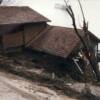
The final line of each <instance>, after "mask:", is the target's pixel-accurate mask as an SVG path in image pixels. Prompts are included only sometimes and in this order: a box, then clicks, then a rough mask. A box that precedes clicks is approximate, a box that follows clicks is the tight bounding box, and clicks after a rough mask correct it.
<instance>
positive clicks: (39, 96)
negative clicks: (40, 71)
mask: <svg viewBox="0 0 100 100" xmlns="http://www.w3.org/2000/svg"><path fill="white" fill-rule="evenodd" d="M0 100H75V99H71V98H69V97H67V96H64V95H58V94H57V93H56V92H55V91H53V90H50V89H48V88H46V87H42V86H39V85H38V84H36V83H33V82H30V81H27V80H25V79H23V78H21V77H18V76H15V75H12V74H9V73H7V72H6V73H5V72H1V71H0Z"/></svg>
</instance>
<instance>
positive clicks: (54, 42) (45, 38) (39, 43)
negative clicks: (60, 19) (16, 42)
mask: <svg viewBox="0 0 100 100" xmlns="http://www.w3.org/2000/svg"><path fill="white" fill-rule="evenodd" d="M78 31H79V33H82V31H81V30H78ZM43 33H44V35H41V36H40V37H39V38H38V39H36V40H33V41H31V43H29V44H28V45H27V46H28V47H29V48H32V49H34V50H38V51H42V52H45V53H49V54H52V55H56V56H61V57H64V58H66V57H67V56H68V55H69V54H70V53H71V52H72V51H73V50H74V48H75V47H76V46H77V45H78V43H79V42H80V39H79V38H78V36H77V35H76V34H75V31H74V29H73V28H65V27H58V26H49V28H48V30H45V31H44V32H42V34H43ZM91 34H92V33H91ZM81 35H82V36H83V34H81Z"/></svg>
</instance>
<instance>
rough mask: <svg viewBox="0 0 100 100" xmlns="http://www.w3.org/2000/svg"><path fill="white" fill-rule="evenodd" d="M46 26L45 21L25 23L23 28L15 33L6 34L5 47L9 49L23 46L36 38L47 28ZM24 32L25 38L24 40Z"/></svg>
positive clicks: (4, 37) (4, 38)
mask: <svg viewBox="0 0 100 100" xmlns="http://www.w3.org/2000/svg"><path fill="white" fill-rule="evenodd" d="M45 26H46V24H45V23H38V24H37V23H36V24H26V25H24V29H23V30H19V31H18V32H15V33H9V34H4V35H3V45H4V46H3V47H4V48H5V49H8V48H12V47H19V46H23V45H25V44H27V43H28V42H30V41H31V40H32V39H34V38H35V37H36V36H37V35H38V34H39V33H40V32H41V31H42V30H43V29H44V28H45ZM23 34H24V39H25V40H23Z"/></svg>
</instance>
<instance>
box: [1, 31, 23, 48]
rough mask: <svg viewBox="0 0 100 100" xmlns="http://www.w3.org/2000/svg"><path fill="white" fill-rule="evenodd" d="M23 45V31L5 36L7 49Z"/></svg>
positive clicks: (4, 45)
mask: <svg viewBox="0 0 100 100" xmlns="http://www.w3.org/2000/svg"><path fill="white" fill-rule="evenodd" d="M22 45H23V38H22V31H21V32H18V33H15V34H14V33H12V34H6V35H3V47H4V48H5V49H7V48H11V47H18V46H22Z"/></svg>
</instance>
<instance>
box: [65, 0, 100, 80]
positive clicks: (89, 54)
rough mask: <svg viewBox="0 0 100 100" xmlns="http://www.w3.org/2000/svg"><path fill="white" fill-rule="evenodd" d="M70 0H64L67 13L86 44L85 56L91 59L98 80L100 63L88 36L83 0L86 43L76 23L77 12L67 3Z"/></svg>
mask: <svg viewBox="0 0 100 100" xmlns="http://www.w3.org/2000/svg"><path fill="white" fill-rule="evenodd" d="M68 1H69V0H68ZM68 1H66V0H64V2H65V4H66V11H67V13H68V14H69V16H70V17H71V19H72V23H73V27H74V30H75V33H76V35H77V36H78V37H79V39H80V41H81V43H82V44H83V46H84V53H85V56H86V57H87V59H88V60H89V62H90V64H91V67H92V68H93V70H94V72H95V74H96V77H97V80H98V81H100V72H99V66H98V63H97V61H96V59H95V54H94V52H93V51H92V47H91V45H90V40H89V38H88V24H87V23H86V21H85V16H84V12H83V9H82V5H81V2H80V0H78V3H79V5H80V8H81V12H82V15H83V28H82V30H83V32H84V35H85V38H86V40H87V43H85V41H84V39H83V38H82V37H81V35H80V34H79V32H78V29H77V25H76V19H75V14H74V11H73V9H72V7H71V6H70V5H68V4H67V2H68Z"/></svg>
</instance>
